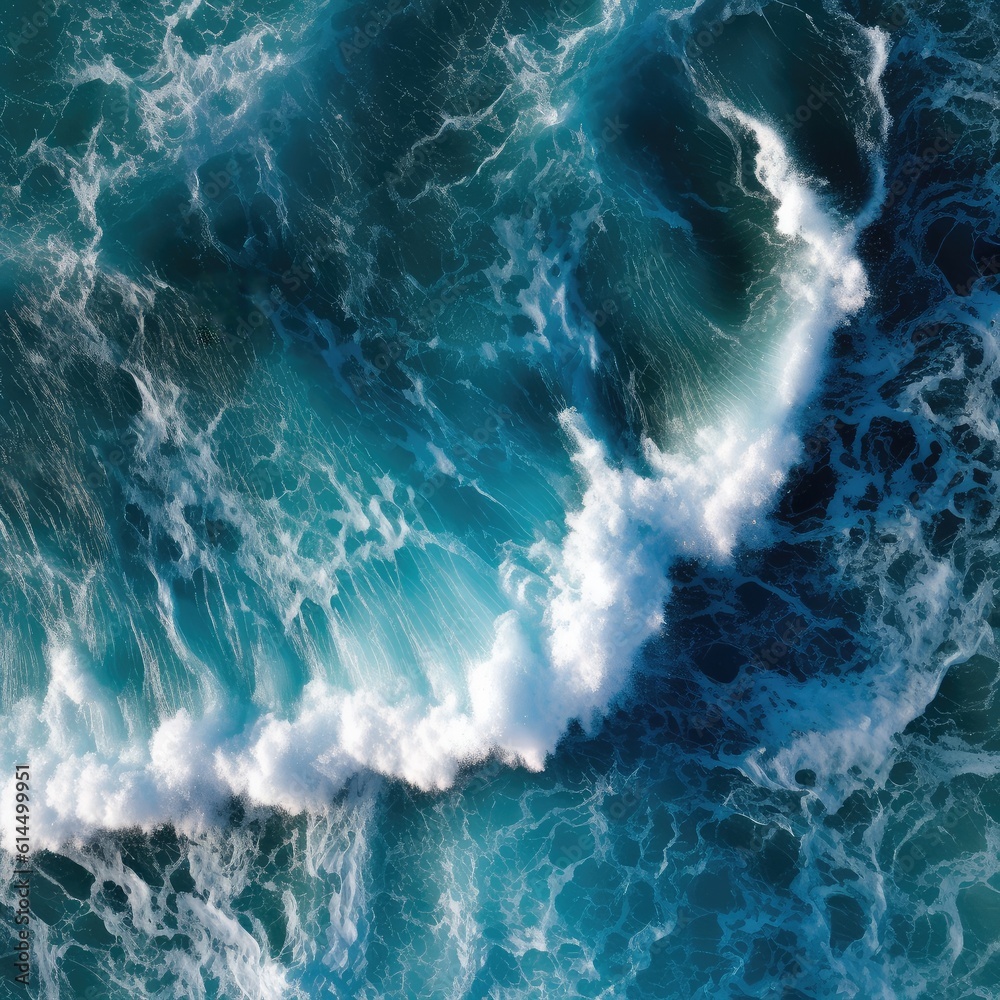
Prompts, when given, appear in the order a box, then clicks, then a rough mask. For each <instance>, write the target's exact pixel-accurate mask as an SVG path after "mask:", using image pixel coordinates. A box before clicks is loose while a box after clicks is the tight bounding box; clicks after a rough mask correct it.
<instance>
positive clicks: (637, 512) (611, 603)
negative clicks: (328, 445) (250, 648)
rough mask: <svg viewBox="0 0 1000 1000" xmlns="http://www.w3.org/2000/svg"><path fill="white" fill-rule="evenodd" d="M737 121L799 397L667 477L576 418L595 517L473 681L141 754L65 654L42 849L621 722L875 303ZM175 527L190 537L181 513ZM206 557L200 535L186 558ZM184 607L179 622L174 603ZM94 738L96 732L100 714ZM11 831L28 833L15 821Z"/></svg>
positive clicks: (538, 554) (360, 698) (542, 577)
mask: <svg viewBox="0 0 1000 1000" xmlns="http://www.w3.org/2000/svg"><path fill="white" fill-rule="evenodd" d="M718 112H719V114H720V115H722V116H724V117H727V118H728V119H730V120H731V121H733V122H735V123H736V124H738V125H739V126H740V127H742V128H744V129H746V130H747V131H748V132H750V133H751V134H752V135H753V137H754V138H755V139H756V142H757V144H758V146H759V154H758V156H757V173H758V177H759V178H760V180H761V182H762V183H763V184H764V186H765V187H766V188H767V189H768V191H770V193H771V194H772V196H773V197H774V198H775V200H776V211H775V214H776V219H777V225H778V227H779V229H780V231H781V232H782V233H783V234H784V235H785V236H787V237H788V238H789V239H791V240H793V241H794V247H795V254H794V255H793V258H792V259H793V265H792V267H791V268H790V270H789V272H788V274H787V286H788V288H789V290H790V295H791V299H792V303H793V316H794V319H793V321H792V323H791V325H790V327H789V329H788V332H787V334H786V335H785V337H784V340H783V343H782V347H781V351H780V352H779V354H778V358H779V359H780V363H777V364H776V370H775V373H774V375H775V382H776V384H777V386H778V387H779V391H778V392H776V393H774V394H773V396H772V397H771V398H770V399H769V400H766V401H765V400H751V401H747V403H746V404H744V406H743V408H742V409H736V410H734V411H733V412H732V414H731V416H730V418H729V419H728V420H727V421H726V422H724V423H723V424H721V425H720V426H718V427H715V428H707V429H705V430H704V431H702V433H701V434H700V435H698V437H697V439H696V442H695V446H694V449H693V450H692V452H691V453H689V454H683V455H682V454H676V453H668V452H663V451H661V450H660V449H659V448H657V447H656V446H655V445H654V444H653V443H652V442H646V445H645V450H646V457H647V461H648V464H649V468H650V473H649V474H648V475H642V474H640V473H638V472H636V471H634V470H631V469H627V468H618V467H616V466H615V465H614V464H613V463H612V462H611V461H610V460H609V456H608V455H607V453H606V450H605V447H604V445H603V444H601V443H600V442H599V441H597V440H596V439H595V438H594V437H593V436H592V435H591V434H590V433H589V431H588V427H587V423H586V421H585V419H584V417H583V416H582V415H581V414H580V413H578V412H576V411H567V412H566V413H564V414H563V416H562V421H563V426H564V428H565V430H566V431H567V433H568V434H569V436H570V438H571V440H572V441H573V443H574V447H575V455H574V461H575V463H576V465H577V467H578V469H579V471H580V473H581V475H582V477H583V478H584V480H585V482H586V491H585V494H584V497H583V501H582V504H581V506H580V509H579V510H578V511H576V512H575V513H573V514H570V515H569V516H568V517H567V529H568V530H567V533H566V536H565V538H564V540H563V542H562V544H561V546H556V545H553V544H552V543H550V542H543V541H539V542H538V543H537V544H536V545H535V546H534V547H533V548H532V549H531V550H530V551H529V552H528V553H520V554H519V553H515V552H511V553H509V554H508V557H507V559H506V560H505V562H504V564H503V566H502V567H501V570H500V577H501V580H502V583H503V588H504V592H505V593H506V596H507V599H508V601H509V604H510V610H508V611H507V612H506V613H504V614H502V615H501V616H500V617H499V618H498V619H497V620H496V623H495V627H494V639H493V645H492V649H491V651H490V652H489V654H488V655H487V656H485V657H484V658H483V659H481V660H480V661H479V662H478V663H472V664H469V666H468V669H467V671H466V673H465V675H464V678H461V679H460V680H459V681H456V680H454V678H453V676H452V675H450V674H447V673H444V674H442V675H441V676H442V678H444V679H443V680H442V679H439V680H437V681H435V684H434V694H433V697H432V698H431V699H430V700H428V699H427V698H418V697H415V696H402V697H397V698H396V699H395V700H392V699H390V698H389V696H388V695H386V694H384V693H380V692H376V691H374V690H367V689H364V688H362V689H359V690H354V691H347V690H344V689H342V688H339V687H336V686H333V685H332V684H331V683H329V682H328V681H326V680H321V679H315V680H313V681H311V682H310V683H309V684H308V686H307V687H306V689H305V691H304V694H303V696H302V698H301V702H300V704H301V708H300V709H299V711H298V714H297V715H295V717H294V718H291V719H288V718H279V717H277V716H275V715H273V714H270V713H264V714H263V715H262V717H261V718H260V719H259V721H257V722H256V723H255V724H254V725H253V726H251V727H250V728H249V729H248V730H245V731H240V730H239V729H238V727H237V726H236V724H235V722H233V721H232V720H227V719H226V717H225V715H224V714H219V713H215V714H213V713H211V712H209V713H208V714H205V715H204V717H203V718H200V719H196V718H194V717H193V716H192V715H191V714H189V713H187V712H183V711H182V712H180V713H179V714H176V715H174V716H173V717H172V718H167V719H165V720H163V721H162V722H161V723H160V724H159V726H158V727H157V728H156V729H155V730H154V731H152V732H149V733H146V734H145V735H143V734H142V733H140V732H134V733H133V734H132V739H131V741H129V742H128V744H127V746H128V747H129V749H128V750H127V751H124V752H120V753H119V754H118V755H117V756H116V754H115V753H114V752H113V749H112V747H110V746H107V745H105V746H103V747H102V746H99V745H98V743H97V742H95V741H91V742H90V743H89V744H88V745H87V746H86V747H84V746H83V745H81V744H79V743H76V744H75V745H72V746H71V745H69V744H68V743H66V742H65V740H64V737H63V736H62V735H61V734H60V733H59V732H57V731H56V728H57V726H58V725H61V724H62V723H60V721H59V719H60V712H59V711H55V710H54V709H53V708H52V707H51V706H52V705H54V704H57V703H58V704H60V705H62V704H64V703H67V702H68V703H71V704H72V705H73V706H79V705H80V704H81V703H82V702H83V701H85V700H86V701H87V702H88V703H90V704H91V705H101V704H102V703H103V701H104V699H102V696H101V692H100V691H97V690H92V689H90V688H88V687H87V685H86V682H85V679H84V678H83V676H82V674H81V672H80V670H79V669H75V668H74V667H73V662H72V657H73V653H72V651H71V650H70V649H68V648H59V649H55V650H54V651H53V653H52V655H51V657H50V664H51V667H52V671H53V675H52V681H51V685H50V692H49V697H48V699H47V704H49V705H50V708H49V709H48V710H47V711H46V712H43V713H42V714H41V715H40V716H39V717H38V724H37V725H36V726H35V727H34V731H33V733H32V737H33V738H30V739H29V740H28V741H27V742H24V741H21V740H18V741H17V742H16V743H11V744H10V745H11V746H17V747H19V748H22V747H23V748H32V749H31V756H32V763H33V766H34V767H35V769H36V773H37V774H38V776H39V778H40V779H41V780H40V781H39V788H40V789H42V791H41V793H40V798H39V801H38V802H37V803H36V806H35V824H36V825H35V831H36V835H37V837H38V838H39V846H41V844H42V843H46V844H55V843H58V842H60V841H63V840H65V839H67V838H71V837H74V836H79V835H81V834H85V833H87V832H88V831H90V830H93V829H97V828H100V827H106V826H126V825H140V826H149V825H150V824H153V823H155V822H159V821H162V820H166V819H173V820H175V821H176V822H177V823H178V826H179V827H180V829H182V830H183V829H185V828H190V829H201V828H203V827H204V825H205V824H206V823H210V822H211V819H212V816H213V814H214V810H215V808H216V807H217V806H218V804H219V803H220V802H221V801H222V800H223V799H224V797H225V796H226V795H227V794H229V793H237V794H244V795H247V796H249V797H250V798H251V799H252V800H253V801H256V802H259V803H262V804H267V805H272V806H280V807H283V808H286V809H290V810H301V809H307V810H312V809H319V808H321V807H322V805H323V804H324V803H325V802H328V801H329V798H330V796H331V795H332V794H333V792H334V791H335V790H336V789H337V788H339V787H341V786H343V784H344V783H345V782H346V781H347V780H348V779H349V778H350V776H351V775H352V774H354V773H356V772H358V771H363V770H374V771H377V772H380V773H383V774H389V775H394V776H397V777H400V778H403V779H405V780H406V781H409V782H411V783H413V784H414V785H417V786H419V787H421V788H427V789H431V788H442V787H445V786H447V785H448V784H449V783H450V782H452V781H453V779H454V776H455V773H456V770H457V768H458V767H459V765H460V764H461V763H462V762H464V761H467V760H470V759H481V758H483V757H484V756H485V755H486V754H487V753H488V752H489V751H490V750H491V749H495V750H497V751H499V752H500V754H501V755H502V756H503V757H504V758H505V759H507V760H510V761H513V760H517V761H521V762H522V763H524V764H525V765H527V766H528V767H531V768H536V769H537V768H541V767H542V766H543V765H544V762H545V758H546V755H547V754H548V753H549V752H551V751H552V750H553V748H554V746H555V744H556V742H557V740H558V739H559V737H560V736H561V735H562V733H563V732H565V729H566V726H567V724H568V722H569V721H570V720H571V719H574V718H576V719H580V720H581V721H582V722H583V723H584V724H585V725H588V724H590V723H591V722H592V721H593V720H594V719H595V718H596V717H597V716H599V715H600V714H601V713H602V712H604V711H605V710H606V709H607V707H608V704H609V702H610V701H611V699H613V698H614V696H615V695H616V694H617V693H618V692H620V691H621V690H622V689H623V687H624V686H625V684H626V682H627V680H628V675H629V672H630V669H631V663H632V660H633V659H634V656H635V654H636V653H637V651H638V650H639V648H640V647H641V646H642V644H643V643H644V642H645V641H646V640H647V639H648V638H649V637H650V636H651V635H653V634H654V633H655V632H656V630H657V629H658V628H659V627H660V623H661V620H662V610H663V606H664V602H665V601H666V599H667V597H668V595H669V583H668V580H667V576H666V570H667V567H668V565H669V563H670V562H671V560H673V559H674V558H676V557H678V556H684V555H687V556H696V557H699V558H702V559H709V560H725V559H726V558H728V557H729V555H730V554H731V552H732V550H733V547H734V546H735V545H736V544H737V542H738V540H739V539H740V538H741V536H742V535H743V534H744V533H745V532H746V531H747V530H748V529H750V530H753V528H754V525H755V524H756V523H757V522H759V521H760V520H761V519H762V518H763V515H764V513H765V512H766V511H767V509H768V507H769V505H770V504H771V503H772V501H773V499H774V496H775V494H776V491H777V490H778V488H779V487H780V484H781V482H782V480H783V478H784V476H785V475H786V473H787V471H788V469H789V467H790V466H791V464H792V463H793V462H794V461H795V460H796V458H797V456H798V455H799V450H800V445H799V441H798V438H797V437H796V435H795V433H794V429H793V424H792V421H793V418H794V415H795V412H796V408H797V407H798V406H799V405H801V403H802V401H803V400H804V399H805V397H806V396H807V395H808V392H809V389H810V387H811V385H812V384H813V382H814V379H815V377H816V374H817V371H818V366H819V362H820V358H821V355H822V350H823V346H824V344H825V340H826V336H827V335H828V334H829V332H830V331H831V330H832V329H833V328H834V327H835V326H836V325H837V324H839V323H840V322H842V321H843V320H844V319H845V318H846V317H847V316H848V315H849V314H850V313H851V312H852V311H853V310H856V309H857V308H859V307H860V305H861V304H862V303H863V301H864V298H865V295H866V284H865V277H864V273H863V271H862V268H861V265H860V263H859V262H858V260H857V259H856V257H854V256H853V253H852V246H853V240H854V238H855V235H856V231H855V227H854V226H852V225H850V224H848V225H845V226H843V227H842V228H838V227H837V225H836V223H835V222H833V221H832V220H831V218H830V217H829V216H828V215H827V214H825V213H824V211H823V209H822V205H821V203H820V201H819V198H818V196H817V195H816V194H815V192H814V191H813V189H812V187H811V186H810V184H809V183H808V182H807V181H806V179H805V178H803V177H801V176H800V175H798V174H797V173H796V171H795V170H794V168H793V166H792V164H791V161H790V159H789V156H788V153H787V150H786V149H785V147H784V144H783V143H782V141H781V139H780V137H779V136H778V135H777V133H776V132H775V131H774V130H773V129H771V128H770V127H769V126H767V125H765V124H763V123H760V122H758V121H755V120H753V119H751V118H749V117H747V116H746V115H743V114H742V113H740V112H739V111H738V110H736V109H735V108H733V107H731V106H728V105H720V106H719V108H718ZM138 381H139V386H140V391H141V392H142V393H143V400H144V413H145V414H146V417H147V419H146V431H147V434H146V435H145V437H146V439H147V440H152V439H153V438H154V437H156V436H157V435H159V437H160V438H161V439H163V440H167V439H168V438H170V437H171V436H173V437H174V438H176V436H177V431H176V427H177V426H178V424H179V422H180V418H179V416H178V415H177V414H176V413H175V412H174V408H175V405H176V399H175V398H173V396H172V395H171V392H170V391H169V390H168V391H167V395H166V396H164V397H163V398H159V399H156V398H154V396H153V394H152V392H151V391H150V390H149V389H148V387H147V386H146V385H145V384H144V382H143V380H142V379H141V377H139V379H138ZM161 396H162V393H161ZM167 397H170V398H167ZM171 428H173V429H171ZM177 443H182V444H183V443H184V442H181V441H179V439H178V441H177ZM186 443H187V445H188V447H189V450H190V451H191V452H192V456H193V457H192V461H194V460H195V459H196V460H197V461H196V462H195V465H198V466H200V468H201V469H202V473H201V474H202V475H205V476H209V478H211V476H212V475H215V473H214V472H213V469H215V466H214V465H213V461H214V460H213V458H212V456H211V454H210V447H209V445H208V443H207V438H199V439H198V440H197V441H194V440H192V441H189V442H186ZM436 458H438V466H439V468H440V458H439V457H438V456H436ZM192 468H194V466H192ZM383 485H384V484H383ZM382 493H383V497H386V498H388V497H389V496H391V491H390V492H389V493H386V491H385V489H384V488H383V489H382ZM181 494H183V496H181ZM185 497H186V498H187V501H190V500H192V497H191V496H188V494H187V493H186V492H185V490H181V491H180V493H178V497H177V500H176V505H180V504H181V502H182V500H183V499H184V498H185ZM369 513H370V514H371V515H372V516H373V517H374V518H375V520H376V521H377V522H378V525H379V531H380V532H381V534H382V537H383V539H384V542H385V546H387V547H388V550H390V551H389V554H391V551H394V550H395V548H397V547H398V546H399V545H401V544H402V543H403V541H404V539H405V536H406V533H407V530H408V529H407V527H406V525H405V522H400V524H398V525H396V524H393V523H392V522H391V521H389V520H388V518H386V517H385V516H384V515H383V514H382V512H381V509H380V504H379V503H378V502H377V501H375V500H373V501H372V504H371V505H370V508H369ZM170 517H171V519H172V520H174V521H176V525H175V527H177V528H178V530H182V531H184V532H187V533H190V528H189V526H187V525H186V524H184V523H183V516H182V512H181V509H180V506H178V507H177V510H176V511H174V512H173V513H171V514H170ZM758 527H759V524H758ZM195 551H196V544H195V540H194V539H193V538H192V539H191V547H190V549H189V551H188V555H186V556H185V557H184V558H188V557H192V558H193V557H194V554H195ZM165 614H166V615H167V617H168V618H169V617H170V612H169V609H167V610H166V611H165ZM74 725H75V726H78V727H80V728H81V729H83V730H84V731H87V730H90V731H93V728H94V727H93V723H92V721H91V722H88V721H87V720H86V719H77V720H76V721H75V723H74ZM46 730H47V732H46ZM14 752H20V750H17V751H14ZM8 793H9V789H8ZM5 836H6V838H8V839H9V837H10V836H11V831H10V827H9V825H6V826H5Z"/></svg>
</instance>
